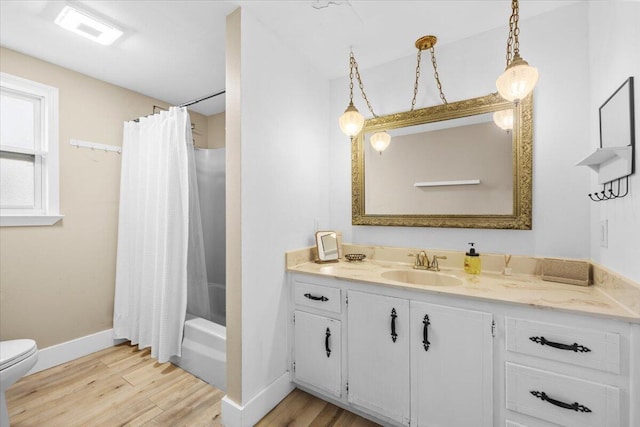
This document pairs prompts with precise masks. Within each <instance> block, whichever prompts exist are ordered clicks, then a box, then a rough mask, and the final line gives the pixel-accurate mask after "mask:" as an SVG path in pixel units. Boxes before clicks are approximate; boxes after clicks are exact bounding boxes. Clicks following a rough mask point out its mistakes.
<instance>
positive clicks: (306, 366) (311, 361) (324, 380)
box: [293, 311, 342, 397]
mask: <svg viewBox="0 0 640 427" xmlns="http://www.w3.org/2000/svg"><path fill="white" fill-rule="evenodd" d="M295 316H296V317H295V323H294V327H293V329H294V339H295V341H294V349H293V352H294V362H295V373H294V376H295V379H296V380H297V381H300V382H303V383H306V384H309V385H312V386H314V387H317V388H318V389H321V390H324V391H326V392H329V393H331V394H332V395H334V396H336V397H340V394H341V390H342V385H341V384H342V377H341V370H340V368H341V364H340V360H341V357H342V352H341V343H342V339H341V336H342V335H341V333H340V321H338V320H334V319H330V318H328V317H323V316H316V315H314V314H309V313H305V312H304V311H296V312H295Z"/></svg>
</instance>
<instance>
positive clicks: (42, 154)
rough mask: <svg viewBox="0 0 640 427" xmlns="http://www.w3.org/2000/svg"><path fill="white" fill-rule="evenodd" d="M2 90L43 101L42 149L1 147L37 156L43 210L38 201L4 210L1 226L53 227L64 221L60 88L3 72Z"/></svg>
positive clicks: (38, 192)
mask: <svg viewBox="0 0 640 427" xmlns="http://www.w3.org/2000/svg"><path fill="white" fill-rule="evenodd" d="M0 86H1V87H2V88H3V89H4V88H6V89H7V90H9V91H13V92H18V93H22V94H25V95H26V96H31V97H36V98H39V99H40V100H41V102H40V123H39V128H40V129H39V130H40V139H39V140H40V147H39V148H37V149H34V150H25V149H21V148H18V147H11V146H6V145H3V146H0V151H3V152H6V153H9V154H14V155H33V156H34V168H35V169H36V172H35V173H36V178H35V181H34V187H35V188H34V193H35V195H36V196H38V195H39V197H38V198H39V200H40V206H39V207H38V202H37V201H36V203H35V205H36V206H35V207H34V208H27V209H24V208H4V209H0V226H2V227H12V226H13V227H15V226H36V225H53V224H55V223H56V222H58V221H59V220H60V219H62V218H63V215H60V202H59V200H60V188H59V185H60V184H59V153H58V151H59V146H58V126H59V125H58V120H59V112H58V109H59V103H58V88H56V87H53V86H48V85H45V84H42V83H39V82H35V81H31V80H28V79H25V78H22V77H18V76H14V75H12V74H8V73H3V72H0ZM39 173H40V177H39V178H38V174H39Z"/></svg>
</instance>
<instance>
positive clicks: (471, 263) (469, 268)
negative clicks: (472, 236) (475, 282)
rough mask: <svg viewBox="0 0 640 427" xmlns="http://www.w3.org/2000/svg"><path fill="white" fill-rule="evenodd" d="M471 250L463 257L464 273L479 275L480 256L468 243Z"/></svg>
mask: <svg viewBox="0 0 640 427" xmlns="http://www.w3.org/2000/svg"><path fill="white" fill-rule="evenodd" d="M469 244H470V245H471V249H469V252H467V253H466V254H465V257H464V271H465V273H469V274H480V254H479V253H478V252H476V249H475V248H474V247H473V245H474V244H473V243H469Z"/></svg>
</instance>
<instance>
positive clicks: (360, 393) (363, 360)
mask: <svg viewBox="0 0 640 427" xmlns="http://www.w3.org/2000/svg"><path fill="white" fill-rule="evenodd" d="M348 297H349V304H348V307H347V330H348V341H347V367H348V371H349V374H348V383H349V395H348V400H349V403H352V404H355V405H357V406H359V407H362V408H365V409H369V410H371V411H374V412H376V413H378V414H383V415H384V416H386V417H387V418H390V419H392V420H394V421H396V422H398V423H400V424H402V425H409V421H410V416H411V414H410V406H409V405H410V395H409V393H410V383H409V378H410V377H409V368H410V367H409V330H410V323H409V300H406V299H400V298H392V297H387V296H381V295H375V294H371V293H365V292H356V291H348Z"/></svg>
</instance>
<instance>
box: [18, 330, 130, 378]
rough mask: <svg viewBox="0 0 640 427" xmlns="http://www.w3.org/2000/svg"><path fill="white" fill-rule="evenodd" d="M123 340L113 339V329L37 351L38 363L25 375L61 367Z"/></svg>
mask: <svg viewBox="0 0 640 427" xmlns="http://www.w3.org/2000/svg"><path fill="white" fill-rule="evenodd" d="M125 341H126V340H123V339H114V338H113V329H107V330H106V331H102V332H97V333H95V334H91V335H87V336H84V337H80V338H76V339H74V340H71V341H67V342H63V343H60V344H56V345H52V346H51V347H47V348H43V349H39V350H38V361H37V362H36V364H35V365H34V366H33V368H31V370H30V371H29V372H28V373H27V375H31V374H35V373H36V372H40V371H43V370H45V369H49V368H52V367H54V366H58V365H62V364H63V363H67V362H70V361H71V360H74V359H78V358H79V357H83V356H86V355H88V354H91V353H95V352H96V351H100V350H104V349H105V348H109V347H113V346H114V345H117V344H120V343H123V342H125Z"/></svg>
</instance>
